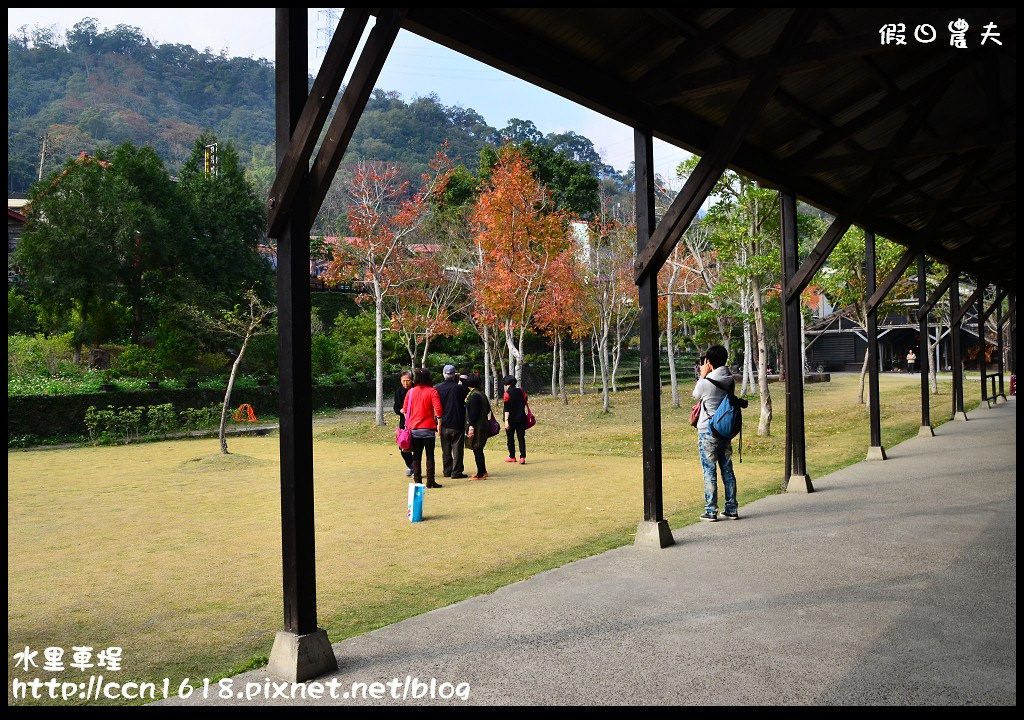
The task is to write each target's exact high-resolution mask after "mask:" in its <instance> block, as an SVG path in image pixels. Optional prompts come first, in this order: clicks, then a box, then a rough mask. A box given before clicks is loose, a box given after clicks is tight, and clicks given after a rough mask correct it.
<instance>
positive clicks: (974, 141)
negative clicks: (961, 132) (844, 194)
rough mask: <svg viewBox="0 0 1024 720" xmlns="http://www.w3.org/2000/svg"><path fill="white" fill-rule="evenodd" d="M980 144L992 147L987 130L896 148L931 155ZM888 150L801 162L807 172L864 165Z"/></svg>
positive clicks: (1006, 145)
mask: <svg viewBox="0 0 1024 720" xmlns="http://www.w3.org/2000/svg"><path fill="white" fill-rule="evenodd" d="M1015 144H1016V139H1014V138H1006V139H1004V140H1002V141H997V144H996V145H995V147H994V149H995V150H996V151H999V150H1010V149H1011V147H1012V146H1013V145H1015ZM981 148H993V138H992V136H991V135H989V134H982V133H976V134H974V135H965V136H962V137H956V138H940V139H938V140H929V141H926V142H919V143H911V144H910V145H907V146H906V147H905V148H903V150H902V151H901V152H900V157H901V158H916V157H932V156H936V155H960V154H961V153H965V152H970V151H971V150H978V149H981ZM887 152H889V150H888V149H887V148H885V149H882V150H864V151H863V152H851V153H847V154H846V155H832V156H830V157H825V158H820V159H818V160H812V161H810V162H808V163H806V164H805V165H804V170H805V171H806V172H808V173H811V174H812V175H813V174H816V173H827V172H835V171H837V170H842V169H844V168H850V167H867V166H869V165H873V164H875V163H876V162H878V161H879V160H880V159H882V158H883V157H884V156H885V154H886V153H887Z"/></svg>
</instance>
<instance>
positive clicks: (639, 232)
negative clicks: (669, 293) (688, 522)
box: [633, 129, 664, 522]
mask: <svg viewBox="0 0 1024 720" xmlns="http://www.w3.org/2000/svg"><path fill="white" fill-rule="evenodd" d="M633 144H634V152H635V158H636V174H635V176H636V241H637V249H638V250H639V249H640V248H642V247H646V246H647V245H648V244H649V243H650V238H651V234H652V233H653V232H654V227H655V223H656V222H657V221H656V219H655V214H654V139H653V136H652V135H651V134H650V131H646V132H644V131H641V130H639V129H638V130H635V131H634V132H633ZM638 290H639V294H640V297H639V305H640V318H639V323H640V328H639V330H640V400H641V405H642V413H641V442H642V448H641V452H642V456H643V468H644V470H643V472H644V520H645V521H647V522H661V521H662V520H663V519H664V508H663V500H662V457H661V368H660V356H659V352H658V274H657V272H655V273H652V274H650V275H648V276H646V277H645V278H644V279H643V281H642V282H641V283H640V284H639V288H638Z"/></svg>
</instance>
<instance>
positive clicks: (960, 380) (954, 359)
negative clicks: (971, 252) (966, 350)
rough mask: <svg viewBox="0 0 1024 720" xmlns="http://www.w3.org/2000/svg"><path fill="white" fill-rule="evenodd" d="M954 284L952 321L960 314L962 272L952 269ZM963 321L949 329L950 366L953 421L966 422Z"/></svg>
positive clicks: (950, 298)
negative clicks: (962, 343) (961, 328)
mask: <svg viewBox="0 0 1024 720" xmlns="http://www.w3.org/2000/svg"><path fill="white" fill-rule="evenodd" d="M952 272H953V283H952V284H951V285H950V286H949V316H950V318H951V319H954V318H956V317H957V316H958V315H959V314H960V271H959V270H958V269H956V268H952ZM962 324H963V320H962V319H961V320H960V321H956V320H954V321H953V322H951V323H950V327H949V347H950V365H951V366H952V369H953V398H952V406H953V419H954V420H966V419H967V413H966V412H964V364H963V361H962V359H961V358H962V355H963V348H962V347H961V346H960V326H961V325H962Z"/></svg>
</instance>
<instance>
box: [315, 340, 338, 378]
mask: <svg viewBox="0 0 1024 720" xmlns="http://www.w3.org/2000/svg"><path fill="white" fill-rule="evenodd" d="M310 355H311V358H310V359H311V362H312V365H313V376H314V377H316V376H318V375H330V374H331V373H332V372H334V371H335V369H336V368H337V367H338V360H339V358H340V353H339V352H338V344H337V343H336V342H335V340H334V338H332V337H330V336H329V335H324V334H322V333H321V334H320V335H314V336H313V340H312V344H311V347H310Z"/></svg>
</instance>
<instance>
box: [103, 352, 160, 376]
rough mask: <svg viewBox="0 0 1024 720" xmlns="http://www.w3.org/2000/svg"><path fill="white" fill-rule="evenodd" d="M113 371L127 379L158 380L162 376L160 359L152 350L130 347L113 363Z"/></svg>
mask: <svg viewBox="0 0 1024 720" xmlns="http://www.w3.org/2000/svg"><path fill="white" fill-rule="evenodd" d="M111 370H113V371H115V372H117V373H120V374H121V375H124V376H126V377H134V378H147V379H149V378H157V377H159V376H160V374H161V372H160V359H159V358H158V357H157V354H156V350H154V349H152V348H147V347H142V346H140V345H129V346H128V347H126V348H125V349H124V351H123V352H122V353H121V354H120V355H118V356H117V359H116V360H114V362H113V363H111Z"/></svg>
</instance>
